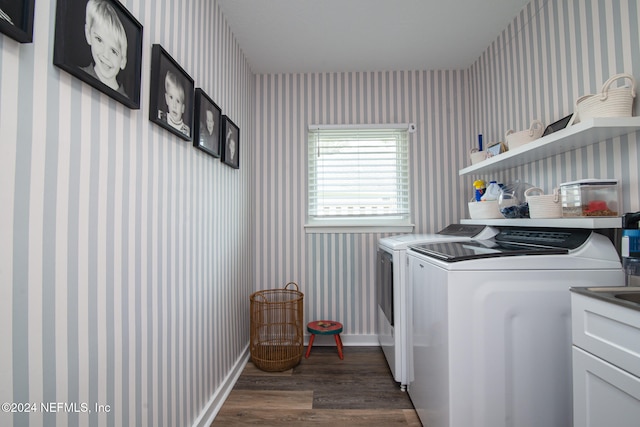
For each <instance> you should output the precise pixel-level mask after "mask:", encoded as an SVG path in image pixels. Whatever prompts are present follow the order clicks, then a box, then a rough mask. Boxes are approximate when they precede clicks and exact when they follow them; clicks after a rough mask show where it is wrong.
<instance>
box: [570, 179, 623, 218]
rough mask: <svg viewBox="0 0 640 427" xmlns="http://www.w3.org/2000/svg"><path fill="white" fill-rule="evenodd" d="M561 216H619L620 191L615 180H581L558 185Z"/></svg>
mask: <svg viewBox="0 0 640 427" xmlns="http://www.w3.org/2000/svg"><path fill="white" fill-rule="evenodd" d="M560 194H561V196H562V216H563V217H564V218H567V217H569V218H575V217H587V216H588V217H616V216H619V215H620V191H619V186H618V180H616V179H582V180H578V181H571V182H565V183H563V184H560Z"/></svg>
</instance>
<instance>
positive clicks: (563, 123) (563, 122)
mask: <svg viewBox="0 0 640 427" xmlns="http://www.w3.org/2000/svg"><path fill="white" fill-rule="evenodd" d="M571 117H573V114H569V115H568V116H567V117H563V118H561V119H560V120H558V121H557V122H553V123H551V124H550V125H549V126H547V128H546V129H545V130H544V133H543V134H542V136H547V135H551V134H552V133H554V132H557V131H559V130H560V129H564V128H566V127H567V125H568V124H569V120H571Z"/></svg>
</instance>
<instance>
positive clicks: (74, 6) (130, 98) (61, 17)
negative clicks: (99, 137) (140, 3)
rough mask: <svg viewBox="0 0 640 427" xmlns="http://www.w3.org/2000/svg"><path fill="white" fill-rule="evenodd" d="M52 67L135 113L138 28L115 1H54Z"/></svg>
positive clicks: (139, 47)
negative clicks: (54, 25) (54, 28)
mask: <svg viewBox="0 0 640 427" xmlns="http://www.w3.org/2000/svg"><path fill="white" fill-rule="evenodd" d="M0 1H2V0H0ZM53 64H54V65H56V66H57V67H59V68H61V69H62V70H64V71H66V72H68V73H69V74H71V75H72V76H74V77H76V78H78V79H80V80H82V81H83V82H85V83H87V84H89V85H91V86H93V87H94V88H95V89H97V90H99V91H100V92H102V93H104V94H106V95H107V96H109V97H111V98H113V99H115V100H116V101H118V102H120V103H122V104H124V105H126V106H127V107H129V108H132V109H139V108H140V85H141V72H142V24H140V22H138V20H137V19H136V18H135V17H134V16H133V15H132V14H131V12H129V11H128V10H127V9H126V8H125V7H124V6H123V5H122V4H121V3H120V2H119V1H118V0H57V1H56V31H55V42H54V47H53Z"/></svg>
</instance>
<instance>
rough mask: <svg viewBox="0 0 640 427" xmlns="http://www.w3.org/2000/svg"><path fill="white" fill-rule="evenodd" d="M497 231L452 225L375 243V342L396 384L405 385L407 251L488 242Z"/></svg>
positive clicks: (479, 227)
mask: <svg viewBox="0 0 640 427" xmlns="http://www.w3.org/2000/svg"><path fill="white" fill-rule="evenodd" d="M497 233H498V230H497V229H495V228H492V227H488V226H485V225H465V224H451V225H449V226H447V227H445V228H444V229H442V230H441V231H439V232H438V233H434V234H402V235H396V236H389V237H384V238H382V239H380V240H379V242H378V255H377V267H376V295H377V301H378V303H377V313H376V316H377V319H376V327H377V334H378V341H379V342H380V346H381V347H382V350H383V352H384V355H385V357H386V359H387V363H388V364H389V367H390V369H391V372H392V374H393V378H394V379H395V381H397V382H398V383H400V387H401V389H402V390H404V389H405V388H406V384H407V358H408V348H407V324H408V318H407V312H408V303H409V302H408V299H407V286H408V283H407V277H408V276H407V274H406V272H407V259H406V251H407V247H408V246H409V245H411V244H417V243H425V242H446V241H466V240H470V239H472V238H476V239H488V238H490V237H493V236H494V235H496V234H497Z"/></svg>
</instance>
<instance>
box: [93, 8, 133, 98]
mask: <svg viewBox="0 0 640 427" xmlns="http://www.w3.org/2000/svg"><path fill="white" fill-rule="evenodd" d="M84 33H85V38H86V40H87V43H88V44H89V46H90V48H91V58H92V62H91V63H90V64H89V65H87V66H86V67H82V70H83V71H84V72H86V73H88V74H89V75H91V76H92V77H94V78H96V79H98V80H100V81H101V82H102V83H104V84H105V85H107V86H109V87H110V88H111V89H113V90H115V91H117V92H118V93H120V94H122V95H124V96H127V97H128V95H127V93H126V92H125V90H124V88H123V87H122V85H121V84H120V83H119V82H118V79H117V76H118V73H119V72H120V70H124V69H125V67H126V66H127V33H126V32H125V29H124V26H123V25H122V22H121V21H120V18H119V17H118V13H117V12H116V10H115V9H114V8H113V6H111V5H110V4H109V3H108V2H107V1H106V0H89V1H88V2H87V8H86V17H85V25H84Z"/></svg>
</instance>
